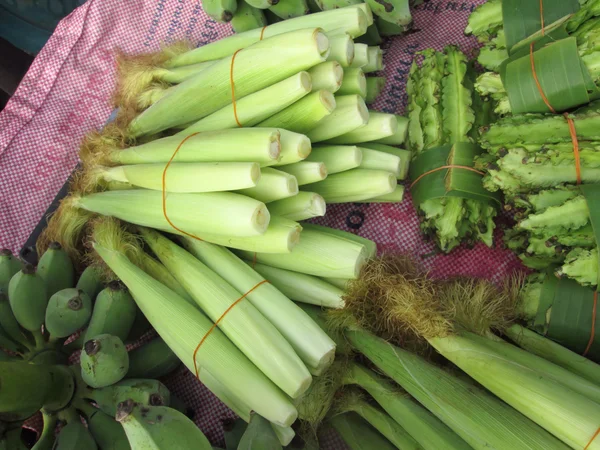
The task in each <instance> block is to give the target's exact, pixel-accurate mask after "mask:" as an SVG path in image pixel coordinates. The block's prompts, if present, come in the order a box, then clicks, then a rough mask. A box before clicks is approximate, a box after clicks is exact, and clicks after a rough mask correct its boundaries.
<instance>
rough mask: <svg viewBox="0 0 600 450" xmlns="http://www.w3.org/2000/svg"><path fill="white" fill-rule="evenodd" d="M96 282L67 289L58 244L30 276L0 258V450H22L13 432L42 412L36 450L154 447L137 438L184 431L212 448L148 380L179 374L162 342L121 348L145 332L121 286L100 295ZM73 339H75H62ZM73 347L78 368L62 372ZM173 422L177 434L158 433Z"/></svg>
mask: <svg viewBox="0 0 600 450" xmlns="http://www.w3.org/2000/svg"><path fill="white" fill-rule="evenodd" d="M99 275H100V274H99V272H98V271H97V270H96V269H94V268H91V267H89V268H87V269H86V270H85V271H84V272H83V273H82V274H81V276H80V277H79V279H78V280H77V282H76V283H75V279H76V276H75V270H74V268H73V264H72V263H71V260H70V259H69V257H68V255H67V254H66V252H65V251H64V250H63V249H62V248H61V247H60V245H58V244H57V243H53V244H52V245H51V246H50V247H49V249H48V250H47V251H46V252H45V253H44V254H43V256H42V257H41V259H40V261H39V264H38V266H37V268H35V267H33V266H31V265H23V264H22V263H21V262H20V261H19V260H18V259H16V258H15V257H13V256H12V255H11V254H10V252H9V251H6V250H4V251H2V254H1V255H0V308H2V312H1V314H0V346H1V347H2V352H0V358H1V362H0V384H1V386H2V396H1V400H0V423H1V434H0V446H3V447H2V448H7V449H25V448H26V447H25V445H24V443H23V442H22V441H21V426H22V424H23V422H24V421H25V420H26V419H28V418H29V417H30V416H32V415H34V414H35V413H36V412H38V411H40V410H41V412H42V415H43V419H44V428H43V431H42V433H41V435H40V438H39V440H38V442H37V443H36V444H35V446H34V447H33V448H34V449H36V450H44V449H50V448H57V449H59V450H60V449H84V448H85V449H95V448H100V449H109V448H110V449H115V450H126V449H130V448H132V449H134V450H135V449H138V448H142V446H143V445H148V443H150V442H152V440H153V438H149V437H148V436H146V437H143V436H142V435H144V434H148V435H153V436H155V437H157V435H158V434H160V435H161V436H162V437H161V438H160V439H164V440H165V442H169V441H170V440H172V439H174V437H175V436H177V434H178V433H180V432H181V431H182V430H185V435H186V436H189V438H190V439H191V438H192V437H194V439H195V440H196V442H197V444H196V445H198V446H200V447H195V448H205V449H210V448H211V447H210V445H209V443H208V440H207V439H206V438H205V437H204V435H202V433H201V432H200V431H199V430H198V428H197V427H196V426H195V424H194V423H193V422H192V421H191V420H189V419H188V418H187V417H186V416H185V414H183V413H182V412H180V411H178V410H176V409H172V408H177V409H179V410H183V411H185V407H184V406H182V404H181V402H180V401H179V400H178V399H176V398H175V397H172V396H171V395H170V393H169V391H168V389H167V388H166V387H165V386H164V385H163V384H162V383H161V382H160V381H158V380H156V379H155V378H158V377H162V376H164V375H166V374H168V373H170V372H171V371H173V370H174V369H175V368H177V367H178V366H179V365H180V361H179V359H178V358H177V357H176V356H175V354H174V353H173V352H172V351H171V350H170V349H169V348H168V347H167V346H166V344H165V343H164V341H163V340H162V339H160V338H155V339H153V340H150V341H148V340H147V339H144V340H145V341H146V342H147V343H145V344H143V345H141V346H137V347H136V348H135V349H132V350H130V351H129V352H128V351H127V349H126V347H125V343H134V342H136V341H138V339H139V338H140V336H141V335H143V334H144V333H145V332H146V331H148V330H149V324H148V322H147V321H145V319H144V316H143V315H142V314H141V312H140V311H139V310H138V308H137V306H136V304H135V302H134V300H133V298H132V297H131V295H130V294H129V292H128V291H127V289H126V288H125V286H124V285H123V284H121V283H119V282H117V281H114V282H112V283H110V284H109V285H108V286H106V287H103V284H102V282H101V280H100V276H99ZM76 332H80V333H81V335H80V336H81V338H80V339H79V340H72V339H69V338H70V336H71V335H73V334H74V333H76ZM67 341H70V342H69V343H68V344H65V343H66V342H67ZM78 342H79V345H77V343H78ZM78 349H81V350H82V351H81V357H80V359H81V362H80V364H74V365H69V357H70V355H71V352H72V351H73V350H78ZM122 402H123V403H122ZM169 405H170V407H168V406H169ZM142 410H143V413H142V412H141V411H142ZM147 414H149V415H150V416H151V417H156V416H160V417H162V418H163V419H161V420H162V423H161V420H159V421H154V422H153V421H151V420H150V417H149V416H148V415H147ZM115 415H116V416H117V418H118V419H119V421H120V422H121V423H122V424H123V426H121V425H120V424H119V423H118V422H117V421H115ZM82 418H83V419H84V420H85V424H86V425H87V426H86V425H84V424H83V423H82ZM163 423H164V424H169V425H165V426H163ZM174 423H177V424H180V425H179V426H180V429H179V430H178V431H168V430H165V429H164V428H165V427H166V428H167V429H170V428H171V427H172V426H173V424H174ZM59 424H60V425H63V426H62V427H61V428H60V431H59V434H58V437H57V438H56V437H55V428H56V426H57V425H59ZM178 439H179V437H178ZM53 445H55V447H53ZM143 448H147V447H143Z"/></svg>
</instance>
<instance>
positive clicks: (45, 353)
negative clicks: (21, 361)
mask: <svg viewBox="0 0 600 450" xmlns="http://www.w3.org/2000/svg"><path fill="white" fill-rule="evenodd" d="M25 360H26V361H27V362H29V363H31V364H50V365H53V364H62V365H66V364H68V362H69V355H68V354H66V353H64V352H63V351H61V350H57V349H55V348H48V347H46V348H43V349H42V350H38V351H34V352H31V353H29V354H28V355H27V357H26V358H25Z"/></svg>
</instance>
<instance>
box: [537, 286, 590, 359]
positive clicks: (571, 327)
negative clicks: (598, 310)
mask: <svg viewBox="0 0 600 450" xmlns="http://www.w3.org/2000/svg"><path fill="white" fill-rule="evenodd" d="M593 307H594V291H593V290H592V289H590V288H586V287H583V286H581V285H579V284H578V283H577V282H575V281H573V280H570V279H566V278H564V279H560V280H559V279H557V278H556V277H554V276H553V275H551V274H549V275H548V276H547V277H546V280H545V281H544V285H543V287H542V293H541V295H540V304H539V307H538V314H537V317H536V319H535V321H534V327H533V328H534V330H536V331H538V332H539V333H540V334H543V335H545V336H546V337H548V338H550V339H552V340H554V341H556V342H558V343H559V344H561V345H563V346H564V347H566V348H568V349H570V350H572V351H574V352H576V353H579V354H583V353H584V352H585V349H586V347H587V346H588V343H589V340H590V337H591V335H592V334H591V333H592V318H593V316H594V315H593ZM599 327H600V315H599V314H597V315H596V322H595V329H599ZM587 356H588V358H590V359H592V360H595V361H600V336H599V335H598V334H597V333H596V335H595V336H594V340H593V342H592V345H591V347H590V350H589V352H588V354H587Z"/></svg>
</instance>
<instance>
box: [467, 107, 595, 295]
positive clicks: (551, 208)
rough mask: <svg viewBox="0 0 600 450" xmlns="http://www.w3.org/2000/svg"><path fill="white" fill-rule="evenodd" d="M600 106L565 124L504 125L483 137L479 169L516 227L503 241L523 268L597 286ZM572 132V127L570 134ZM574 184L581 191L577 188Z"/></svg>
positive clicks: (521, 121)
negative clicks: (502, 200)
mask: <svg viewBox="0 0 600 450" xmlns="http://www.w3.org/2000/svg"><path fill="white" fill-rule="evenodd" d="M599 106H600V105H598V102H594V103H592V104H590V105H589V106H587V107H584V108H581V109H579V110H577V111H575V112H573V113H571V114H569V115H568V116H567V119H565V117H563V116H558V115H541V114H528V115H522V116H511V117H505V118H503V119H501V120H499V121H498V122H496V123H494V124H492V125H491V126H489V127H485V128H484V129H483V130H482V135H481V139H480V143H481V145H482V146H483V147H484V148H485V149H486V150H487V151H488V152H489V153H488V154H486V155H482V156H480V158H479V160H478V162H477V167H478V168H479V169H481V170H484V171H486V172H487V174H486V175H485V177H484V180H483V184H484V186H485V188H486V189H488V190H489V191H491V192H496V191H502V192H503V193H504V197H505V202H506V205H505V208H506V209H507V210H510V211H512V212H514V214H515V218H516V219H517V224H516V225H515V227H514V228H513V229H512V230H510V231H509V232H508V233H506V235H505V240H506V244H507V245H508V247H509V248H511V249H512V250H514V251H516V252H518V253H519V257H520V258H521V259H522V260H523V262H524V263H525V265H527V266H528V267H531V268H534V269H549V268H550V269H554V270H555V272H556V274H557V275H558V276H566V277H571V278H574V279H576V280H577V281H579V282H580V283H582V284H584V285H590V286H595V285H597V283H598V282H597V278H598V261H597V259H598V258H597V235H596V233H595V231H594V230H595V229H596V228H595V226H594V223H595V221H596V219H595V211H596V210H597V208H596V207H595V206H594V203H595V198H597V193H596V191H597V189H598V188H597V185H595V184H594V183H598V182H599V181H600V177H599V176H598V174H597V172H598V169H597V166H598V164H597V163H596V159H597V155H598V154H599V153H598V151H597V142H598V138H599V136H598V132H597V126H598V124H600V120H599V118H600V115H599V110H598V108H599ZM572 125H573V126H572ZM577 183H583V184H582V185H581V186H577Z"/></svg>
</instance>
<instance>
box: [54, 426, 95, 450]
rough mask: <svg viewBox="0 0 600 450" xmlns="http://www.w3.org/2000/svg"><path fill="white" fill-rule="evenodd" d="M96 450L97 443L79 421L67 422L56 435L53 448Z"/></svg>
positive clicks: (62, 449)
mask: <svg viewBox="0 0 600 450" xmlns="http://www.w3.org/2000/svg"><path fill="white" fill-rule="evenodd" d="M84 449H85V450H97V449H98V445H96V441H95V440H94V438H93V437H92V434H91V433H90V431H89V430H88V429H87V428H86V426H85V425H84V424H83V423H81V421H78V420H73V421H71V422H69V423H68V424H67V425H66V426H65V427H64V428H63V429H62V430H60V433H59V435H58V438H57V439H56V444H55V445H54V449H53V450H84Z"/></svg>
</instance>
